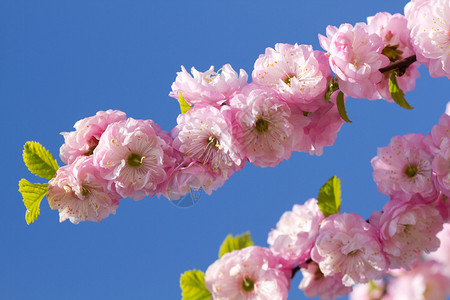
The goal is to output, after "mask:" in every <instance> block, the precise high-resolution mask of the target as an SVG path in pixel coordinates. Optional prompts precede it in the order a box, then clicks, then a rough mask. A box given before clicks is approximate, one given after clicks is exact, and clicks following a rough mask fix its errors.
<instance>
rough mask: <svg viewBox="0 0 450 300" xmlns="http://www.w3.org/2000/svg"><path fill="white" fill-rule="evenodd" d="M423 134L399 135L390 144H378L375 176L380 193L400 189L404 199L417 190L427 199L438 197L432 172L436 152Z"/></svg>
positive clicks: (373, 162) (373, 161)
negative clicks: (425, 140) (427, 143)
mask: <svg viewBox="0 0 450 300" xmlns="http://www.w3.org/2000/svg"><path fill="white" fill-rule="evenodd" d="M424 138H425V136H424V135H423V134H407V135H405V136H396V137H393V138H392V139H391V142H390V143H389V145H388V146H387V147H383V148H378V155H377V156H376V157H374V158H373V159H372V167H373V169H374V171H373V179H374V180H375V182H376V184H377V186H378V191H379V192H380V193H383V194H385V195H395V194H397V193H401V194H402V198H403V199H404V200H405V201H407V200H408V199H410V198H411V197H412V195H413V194H415V193H419V194H420V195H421V196H422V197H423V198H424V200H429V201H433V200H435V199H436V196H437V195H436V194H437V192H436V189H435V187H434V184H433V180H432V172H431V162H432V159H433V156H432V155H431V153H430V152H429V150H428V146H427V145H426V143H425V142H424Z"/></svg>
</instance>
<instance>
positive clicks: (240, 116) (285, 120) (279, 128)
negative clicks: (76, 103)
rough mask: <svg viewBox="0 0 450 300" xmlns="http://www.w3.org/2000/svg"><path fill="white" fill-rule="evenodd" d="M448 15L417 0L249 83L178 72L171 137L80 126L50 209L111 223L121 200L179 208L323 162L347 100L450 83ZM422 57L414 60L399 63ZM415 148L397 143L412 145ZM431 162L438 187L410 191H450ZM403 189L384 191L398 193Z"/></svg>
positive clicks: (339, 32)
mask: <svg viewBox="0 0 450 300" xmlns="http://www.w3.org/2000/svg"><path fill="white" fill-rule="evenodd" d="M449 5H450V4H449V3H448V1H438V0H426V1H423V0H421V1H418V0H417V1H411V2H410V3H408V4H407V5H406V7H405V16H402V15H400V14H395V15H391V14H389V13H378V14H376V15H375V16H373V17H369V18H368V19H367V23H357V24H356V25H354V26H353V25H350V24H342V25H341V26H339V28H338V27H334V26H328V28H327V30H326V36H323V35H319V40H320V44H321V45H322V47H323V49H324V50H325V51H326V52H324V51H319V50H314V49H313V48H312V46H310V45H297V44H295V45H289V44H281V43H280V44H276V45H275V47H274V48H267V49H266V51H265V53H264V54H261V55H260V56H259V57H258V59H257V60H256V61H255V64H254V69H253V71H252V73H251V74H252V76H251V77H252V82H251V83H248V75H247V73H246V72H245V71H244V70H240V72H239V74H238V73H237V72H236V71H234V70H233V68H232V67H231V66H230V65H228V64H227V65H224V66H223V67H222V68H221V69H220V70H218V71H215V70H214V67H211V68H210V69H209V70H207V71H206V72H199V71H197V70H196V69H195V68H192V71H191V73H192V74H189V73H188V72H187V71H186V69H185V68H184V67H183V66H182V67H181V69H182V70H181V72H179V73H178V74H177V77H176V80H175V82H174V83H173V84H172V91H171V93H170V96H172V97H174V98H176V99H178V100H179V101H180V103H182V104H185V105H188V106H191V107H190V108H189V109H188V110H187V112H186V113H183V114H180V115H179V116H178V118H177V125H176V126H175V128H173V129H172V131H171V132H170V133H169V132H166V131H164V130H162V129H161V127H160V126H159V125H158V124H155V123H154V122H153V121H151V120H135V119H132V118H127V116H126V115H125V113H123V112H120V111H112V110H108V111H101V112H98V113H97V114H96V115H95V116H92V117H88V118H85V119H83V120H80V121H78V122H77V123H76V124H75V126H74V127H75V129H76V130H75V131H72V132H68V133H63V136H64V139H65V143H64V145H62V147H61V150H60V157H61V160H62V161H63V162H64V163H66V164H67V165H66V166H63V167H62V168H60V170H58V172H57V176H56V178H54V179H52V180H51V181H50V182H49V188H48V193H47V198H48V200H49V203H50V207H51V208H52V209H58V210H59V212H60V220H61V221H64V220H66V219H69V220H70V221H71V222H73V223H78V222H80V221H84V220H90V221H100V220H102V219H104V218H106V217H107V216H108V215H109V214H111V213H115V211H116V209H117V208H118V205H119V202H120V199H122V198H126V197H128V198H132V199H135V200H140V199H142V198H143V197H145V196H158V197H160V196H164V197H166V198H168V199H170V200H177V199H180V198H181V197H183V196H184V195H186V194H188V193H192V192H193V191H198V190H200V189H201V190H204V191H205V192H206V193H207V194H211V193H212V192H213V191H214V190H216V189H217V188H219V187H220V186H222V185H223V184H224V183H225V181H226V180H227V179H228V178H229V177H230V176H231V175H232V174H233V173H234V172H236V171H239V170H241V169H242V168H243V167H244V166H245V163H246V162H250V163H252V164H254V165H256V166H260V167H274V166H276V165H278V164H279V163H280V162H282V161H283V160H287V159H289V157H290V156H291V154H292V152H293V151H300V152H307V153H310V154H315V155H321V154H322V153H323V147H325V146H331V145H333V143H334V141H335V140H336V137H337V132H338V131H339V130H340V128H341V126H342V124H343V123H344V121H343V118H341V116H342V107H341V108H340V107H339V105H338V104H337V102H339V99H341V101H342V102H343V101H345V97H346V96H351V97H354V98H367V99H378V98H384V99H385V100H387V101H393V98H392V95H391V92H390V90H389V85H390V78H391V74H392V72H395V74H396V76H397V82H398V86H399V88H400V89H401V90H403V91H409V90H412V89H413V88H414V85H415V79H416V78H417V77H418V72H417V65H418V64H419V63H423V64H425V65H426V66H427V67H428V68H429V70H430V74H431V75H432V76H447V77H450V73H449V68H450V67H449V58H448V57H449V55H448V51H449V41H448V32H449V30H448V24H449V23H450V22H449V18H450V9H449ZM415 56H417V62H415V63H412V62H413V61H411V62H410V63H408V64H406V65H405V64H403V63H404V61H405V59H408V58H411V57H415ZM399 63H400V65H399V66H397V64H399ZM332 72H334V74H335V77H333V74H332ZM342 94H344V95H345V96H343V95H342ZM340 96H341V97H340ZM341 105H342V106H343V105H344V104H343V103H341ZM411 139H413V138H412V137H410V138H404V140H405V141H402V142H399V143H403V144H404V147H408V145H410V144H412V143H413V141H410V140H411ZM414 139H419V137H416V138H414ZM402 140H403V139H402ZM403 144H402V145H403ZM399 147H401V146H399ZM436 147H438V145H437V146H436ZM430 151H431V152H433V151H434V152H436V151H438V150H437V148H436V149H434V150H429V152H430ZM434 152H433V153H434ZM430 155H431V154H430ZM433 157H436V160H435V162H433V164H435V165H436V168H435V169H434V171H433V172H434V173H433V174H436V176H435V177H436V178H435V179H433V181H428V182H423V183H419V184H414V183H410V186H414V188H415V189H423V191H422V192H421V193H420V196H421V197H423V198H425V199H428V198H429V197H433V190H432V189H431V186H434V185H436V184H440V185H441V188H444V187H442V186H446V187H445V188H447V189H448V183H445V176H446V173H445V172H446V170H447V169H445V167H442V166H443V165H442V164H443V162H442V160H444V161H445V159H448V154H447V153H442V151H441V152H439V153H438V154H433ZM424 159H425V158H424ZM428 161H429V160H428ZM424 163H426V162H424ZM380 164H381V162H380ZM439 167H440V169H439ZM417 168H420V170H418V171H417V172H418V174H419V175H418V176H415V178H422V177H423V176H422V169H421V168H422V165H420V166H419V165H417ZM424 168H426V167H424ZM408 172H411V174H412V173H414V172H416V171H415V169H414V168H411V170H409V171H408ZM400 175H401V174H400ZM403 175H405V174H404V172H403ZM424 176H425V175H424ZM424 178H425V177H424ZM427 178H431V177H427ZM399 180H400V179H399ZM417 180H419V179H417ZM447 180H448V179H447ZM413 181H414V182H415V180H409V181H405V182H413ZM405 182H403V181H402V182H399V183H395V184H394V183H393V184H392V187H384V188H383V189H386V190H389V191H391V189H402V188H404V186H405V185H407V183H405ZM383 184H387V183H383ZM414 188H411V189H414ZM392 191H394V190H392ZM395 191H396V190H395ZM408 193H410V194H411V193H416V192H415V191H414V190H408ZM427 193H428V194H427Z"/></svg>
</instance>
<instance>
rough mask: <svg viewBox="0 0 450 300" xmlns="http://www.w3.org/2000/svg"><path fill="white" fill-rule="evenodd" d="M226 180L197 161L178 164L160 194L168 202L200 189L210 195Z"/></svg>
mask: <svg viewBox="0 0 450 300" xmlns="http://www.w3.org/2000/svg"><path fill="white" fill-rule="evenodd" d="M226 179H227V178H226V177H224V176H217V174H215V173H214V172H211V171H210V170H209V169H208V168H204V167H203V164H201V163H199V162H197V161H191V162H189V163H188V162H186V163H180V164H179V165H178V166H177V167H176V168H175V169H174V170H172V172H171V174H170V176H169V178H168V180H167V184H166V186H164V188H163V190H162V194H163V195H164V196H165V197H166V198H167V199H169V200H178V199H180V198H181V197H182V196H184V195H186V194H188V193H193V192H195V191H198V190H200V189H202V190H204V191H205V192H206V193H207V194H208V195H211V193H212V192H213V191H215V190H217V189H218V188H219V187H221V186H222V185H223V184H224V183H225V181H226Z"/></svg>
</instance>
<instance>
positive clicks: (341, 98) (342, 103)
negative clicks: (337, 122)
mask: <svg viewBox="0 0 450 300" xmlns="http://www.w3.org/2000/svg"><path fill="white" fill-rule="evenodd" d="M336 105H337V109H338V112H339V115H340V116H341V118H342V120H344V121H345V122H347V123H351V122H352V121H350V119H349V118H348V116H347V111H346V110H345V101H344V93H343V92H341V91H339V93H338V95H337V99H336Z"/></svg>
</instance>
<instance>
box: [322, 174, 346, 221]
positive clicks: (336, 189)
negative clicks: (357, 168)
mask: <svg viewBox="0 0 450 300" xmlns="http://www.w3.org/2000/svg"><path fill="white" fill-rule="evenodd" d="M317 204H318V205H319V208H320V211H321V212H322V213H323V215H324V216H325V217H328V216H330V215H333V214H336V213H338V212H339V208H340V207H341V180H340V179H339V178H337V177H336V176H333V177H331V178H330V179H328V181H327V183H325V184H324V185H323V186H322V187H321V188H320V191H319V196H318V197H317Z"/></svg>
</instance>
